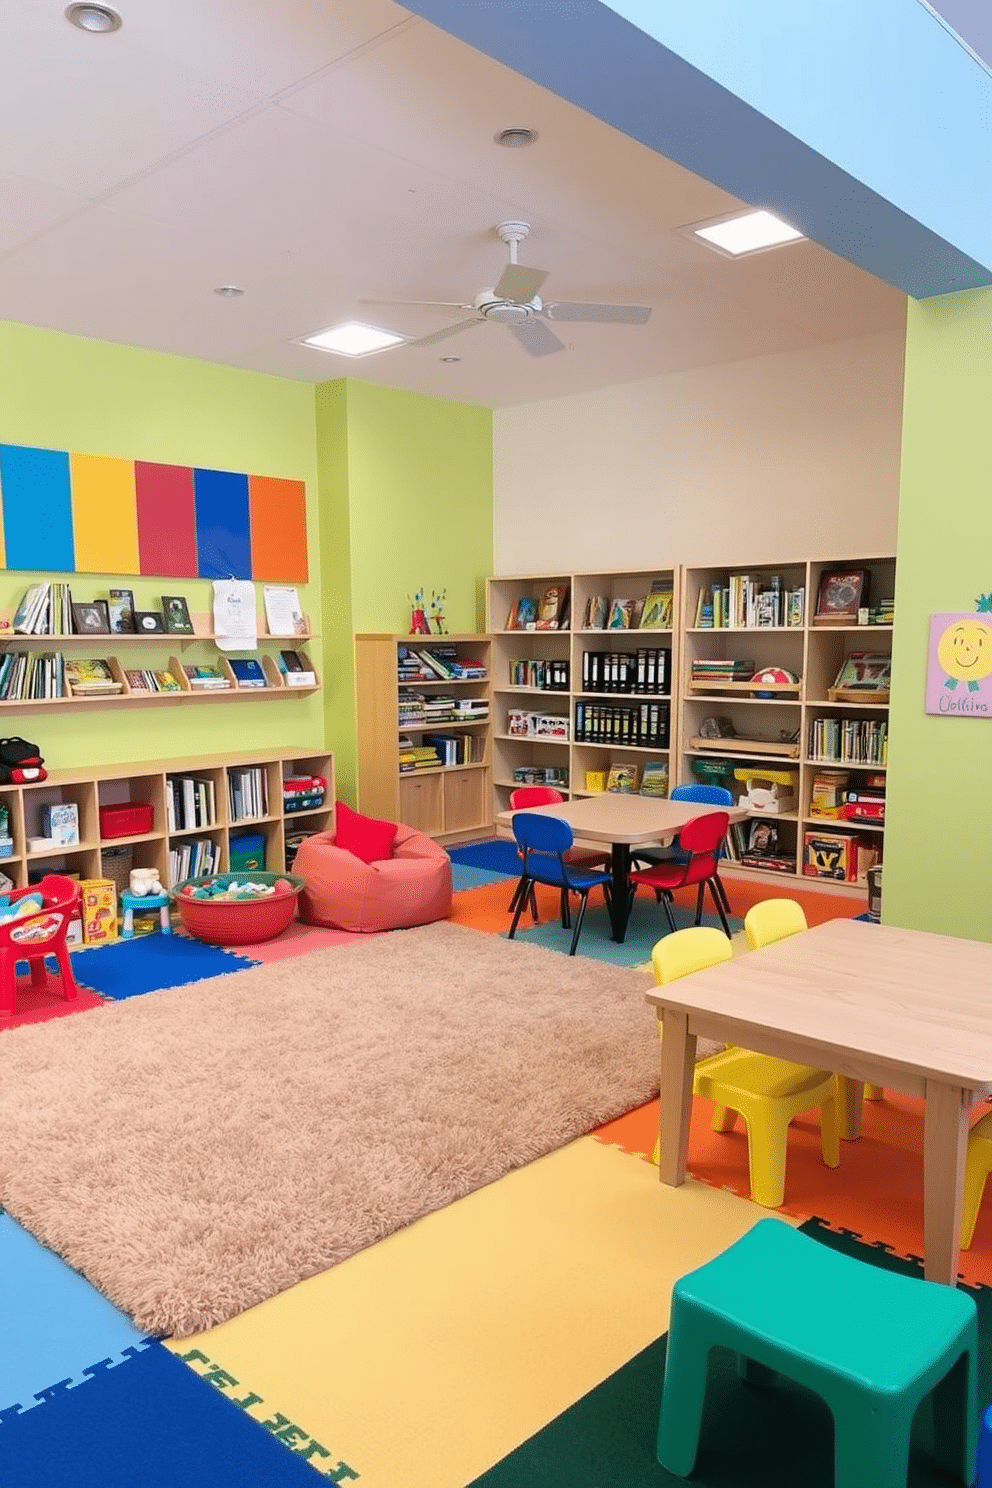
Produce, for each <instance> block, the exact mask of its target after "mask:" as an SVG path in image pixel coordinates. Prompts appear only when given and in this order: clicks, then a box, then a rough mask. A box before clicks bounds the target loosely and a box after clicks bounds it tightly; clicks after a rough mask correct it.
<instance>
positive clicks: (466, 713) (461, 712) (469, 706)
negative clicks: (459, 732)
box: [455, 698, 489, 723]
mask: <svg viewBox="0 0 992 1488" xmlns="http://www.w3.org/2000/svg"><path fill="white" fill-rule="evenodd" d="M488 717H489V699H488V698H459V699H458V702H457V704H456V705H455V721H456V722H457V723H485V721H486V719H487V718H488Z"/></svg>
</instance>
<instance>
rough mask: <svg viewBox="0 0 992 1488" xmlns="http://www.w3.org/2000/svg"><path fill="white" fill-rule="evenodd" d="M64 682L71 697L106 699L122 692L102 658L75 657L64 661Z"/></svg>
mask: <svg viewBox="0 0 992 1488" xmlns="http://www.w3.org/2000/svg"><path fill="white" fill-rule="evenodd" d="M65 681H66V686H67V687H68V689H69V691H70V693H71V694H72V696H73V697H106V696H107V695H109V694H110V693H118V692H123V691H124V683H123V682H119V681H118V680H117V679H116V678H115V676H114V674H113V672H112V671H111V670H110V663H109V662H108V661H106V660H105V659H104V658H103V657H98V656H94V657H89V658H85V659H84V658H83V657H75V656H70V657H67V658H66V660H65Z"/></svg>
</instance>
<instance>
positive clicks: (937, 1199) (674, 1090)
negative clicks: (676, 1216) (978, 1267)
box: [646, 920, 992, 1281]
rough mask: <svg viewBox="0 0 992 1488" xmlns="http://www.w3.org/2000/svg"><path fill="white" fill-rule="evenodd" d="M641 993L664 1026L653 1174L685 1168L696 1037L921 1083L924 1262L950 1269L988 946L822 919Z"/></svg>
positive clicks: (896, 1084) (979, 1080) (877, 1078)
mask: <svg viewBox="0 0 992 1488" xmlns="http://www.w3.org/2000/svg"><path fill="white" fill-rule="evenodd" d="M646 996H647V1000H648V1002H649V1003H651V1004H652V1005H653V1006H654V1007H655V1008H656V1010H657V1013H658V1017H659V1019H660V1021H661V1023H662V1029H663V1049H662V1117H661V1125H662V1134H663V1139H662V1163H661V1169H660V1177H661V1179H662V1181H663V1182H667V1183H676V1184H677V1183H681V1182H682V1181H683V1180H684V1177H685V1160H686V1151H687V1142H688V1128H687V1117H688V1110H689V1102H690V1101H691V1096H692V1062H693V1061H694V1059H695V1043H696V1037H697V1036H704V1037H708V1038H717V1039H723V1040H724V1041H725V1042H727V1043H734V1044H740V1045H742V1046H743V1047H744V1048H750V1049H756V1050H758V1051H760V1052H762V1053H768V1054H776V1055H779V1056H780V1057H783V1058H786V1059H794V1060H798V1061H799V1062H800V1063H803V1064H808V1065H813V1066H815V1067H818V1068H822V1069H828V1070H833V1071H835V1072H836V1073H838V1074H840V1075H846V1076H848V1077H849V1078H851V1079H855V1080H868V1081H871V1082H872V1083H875V1084H879V1085H887V1086H891V1087H893V1088H895V1089H897V1090H903V1091H906V1092H907V1093H909V1094H911V1095H920V1096H923V1097H924V1098H925V1099H926V1103H927V1110H926V1133H925V1138H924V1225H925V1237H926V1239H925V1249H926V1274H927V1275H928V1276H931V1277H933V1278H935V1279H937V1280H941V1281H950V1280H952V1279H953V1277H954V1276H956V1274H957V1258H958V1248H959V1242H960V1224H961V1203H962V1189H963V1177H964V1150H965V1142H966V1138H967V1128H968V1110H969V1108H970V1107H971V1106H972V1105H974V1104H975V1102H976V1101H979V1100H981V1099H982V1098H983V1097H984V1096H986V1095H988V1094H989V1093H992V945H989V944H985V943H983V942H978V941H968V940H958V939H955V938H953V937H951V936H944V935H932V934H929V933H927V932H924V931H920V930H902V929H898V928H896V927H894V926H888V925H872V924H868V923H865V922H864V921H858V920H830V921H828V922H827V923H826V924H824V925H818V926H817V927H816V928H815V929H813V930H808V931H806V932H805V933H803V934H799V935H794V936H790V937H789V938H788V939H787V940H782V941H779V942H778V943H777V944H775V945H771V946H767V947H766V948H765V949H763V950H760V951H755V952H752V953H751V954H750V955H746V956H739V957H736V958H735V959H734V960H733V961H729V962H726V963H724V964H723V965H721V966H716V967H711V968H709V969H708V970H706V971H701V972H697V973H696V974H695V975H693V976H690V977H683V978H681V979H680V980H679V981H676V982H671V983H669V984H668V985H667V986H664V987H656V988H653V989H652V990H651V991H649V992H648V993H647V994H646ZM687 1082H688V1089H686V1084H687Z"/></svg>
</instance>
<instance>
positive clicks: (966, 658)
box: [926, 610, 992, 718]
mask: <svg viewBox="0 0 992 1488" xmlns="http://www.w3.org/2000/svg"><path fill="white" fill-rule="evenodd" d="M926 711H927V712H928V713H938V714H940V715H942V716H943V717H945V718H992V612H984V611H981V610H980V611H978V612H977V613H976V612H973V613H972V614H970V615H931V616H930V654H929V658H928V662H927V700H926Z"/></svg>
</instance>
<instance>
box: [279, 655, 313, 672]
mask: <svg viewBox="0 0 992 1488" xmlns="http://www.w3.org/2000/svg"><path fill="white" fill-rule="evenodd" d="M279 656H280V658H281V660H282V662H283V665H282V666H281V667H280V671H283V672H305V671H306V670H307V669H306V667H305V666H304V665H303V662H302V660H301V659H300V653H299V652H298V651H280V652H279Z"/></svg>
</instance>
